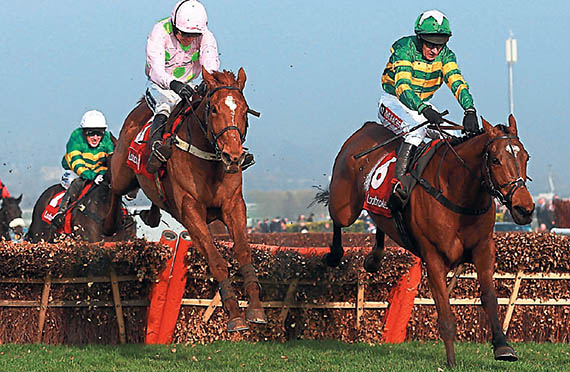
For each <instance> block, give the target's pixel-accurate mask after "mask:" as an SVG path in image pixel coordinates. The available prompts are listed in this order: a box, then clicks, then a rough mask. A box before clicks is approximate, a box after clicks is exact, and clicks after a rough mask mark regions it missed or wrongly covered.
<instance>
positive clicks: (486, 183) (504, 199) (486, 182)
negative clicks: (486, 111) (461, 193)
mask: <svg viewBox="0 0 570 372" xmlns="http://www.w3.org/2000/svg"><path fill="white" fill-rule="evenodd" d="M445 121H447V122H449V121H448V120H445ZM449 123H450V124H454V123H452V122H449ZM454 125H457V124H454ZM436 128H437V130H438V131H439V132H440V134H442V138H443V141H444V142H445V144H446V145H447V147H448V149H450V150H451V152H452V153H453V154H454V155H455V157H456V158H457V160H458V161H459V163H460V164H461V166H462V167H463V168H465V169H466V170H467V171H468V172H469V173H470V174H471V176H472V177H473V178H474V179H479V178H480V177H479V176H477V175H476V174H475V172H474V171H473V170H472V169H471V168H470V167H469V166H468V165H467V163H465V161H464V160H463V159H462V158H461V156H459V154H458V153H457V151H455V148H454V147H453V146H452V145H451V143H449V141H448V139H447V138H446V137H445V136H443V131H442V129H441V127H440V126H439V124H436ZM500 139H506V140H507V141H508V143H509V148H510V150H511V151H510V154H511V155H512V156H513V158H514V161H515V168H516V170H517V178H516V179H515V180H513V181H510V182H507V183H505V184H502V185H498V188H497V187H496V186H495V182H494V181H493V176H492V174H491V169H490V167H489V145H490V144H491V143H493V142H494V141H496V140H500ZM511 139H518V137H516V136H500V137H495V138H492V139H490V140H489V141H487V143H486V144H485V154H484V168H483V170H484V173H483V174H484V176H483V179H482V180H481V184H482V186H483V187H484V188H485V190H486V191H487V192H488V193H489V195H490V196H491V197H490V198H489V202H488V203H487V205H486V206H484V207H483V208H467V207H463V206H460V205H458V204H455V203H453V202H452V201H451V200H449V199H448V198H447V197H445V196H444V195H443V193H442V192H441V190H439V189H436V188H435V187H433V186H432V185H431V184H430V183H429V182H428V181H427V180H425V179H424V178H420V177H418V176H416V175H415V174H413V173H411V174H412V176H413V177H414V178H415V179H416V181H417V182H418V183H419V184H420V185H421V186H422V187H423V188H424V189H425V190H426V192H427V193H428V194H430V195H431V196H432V197H433V198H434V199H436V200H437V201H438V202H439V203H440V204H442V205H443V206H444V207H446V208H447V209H449V210H451V211H453V212H455V213H458V214H464V215H471V216H478V215H482V214H485V213H487V211H489V209H490V208H491V206H492V202H493V197H495V198H497V199H498V200H499V201H500V202H501V203H502V204H503V205H505V206H506V207H507V208H508V209H511V207H512V197H513V195H514V193H515V191H516V190H517V189H519V188H520V187H525V188H526V183H525V181H524V180H523V179H522V177H521V174H520V168H519V165H518V163H517V161H516V157H515V155H514V154H515V152H514V149H513V145H512V143H511ZM443 157H445V154H444V156H443ZM442 163H443V158H442ZM442 163H440V165H439V167H438V170H437V174H438V176H437V180H438V184H439V179H440V178H441V173H440V172H441V165H442ZM506 187H510V189H509V191H508V192H507V194H506V195H503V193H501V190H502V189H504V188H506Z"/></svg>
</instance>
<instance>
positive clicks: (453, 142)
mask: <svg viewBox="0 0 570 372" xmlns="http://www.w3.org/2000/svg"><path fill="white" fill-rule="evenodd" d="M483 133H485V130H484V129H482V128H481V129H479V130H478V131H477V132H473V133H467V134H465V135H463V136H461V137H452V138H451V139H450V140H449V143H450V144H451V145H452V146H455V145H459V144H461V143H463V142H466V141H469V140H470V139H471V138H474V137H477V136H480V135H481V134H483Z"/></svg>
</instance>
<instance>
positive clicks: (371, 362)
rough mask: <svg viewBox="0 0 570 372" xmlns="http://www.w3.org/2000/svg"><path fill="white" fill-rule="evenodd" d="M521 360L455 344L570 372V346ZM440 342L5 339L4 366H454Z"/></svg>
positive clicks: (461, 367) (486, 357)
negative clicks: (62, 342) (54, 342)
mask: <svg viewBox="0 0 570 372" xmlns="http://www.w3.org/2000/svg"><path fill="white" fill-rule="evenodd" d="M513 346H514V347H515V349H516V350H517V352H518V355H519V358H520V359H519V361H518V362H514V363H509V362H497V361H495V360H493V353H492V350H491V346H490V345H489V344H474V343H456V347H455V350H456V358H457V368H455V369H453V370H454V371H501V372H509V371H512V372H519V371H529V372H540V371H548V372H564V371H570V345H568V344H535V343H521V344H514V345H513ZM451 370H452V369H449V368H447V367H446V366H445V350H444V347H443V344H442V343H441V342H426V343H419V342H412V343H405V344H400V345H385V344H382V345H368V344H346V343H342V342H338V341H292V342H287V343H282V344H278V343H269V342H268V343H248V342H216V343H213V344H208V345H187V346H184V345H175V346H162V345H160V346H144V345H125V346H109V345H89V346H51V345H0V371H1V372H17V371H34V372H36V371H38V372H39V371H41V372H48V371H54V372H55V371H57V372H66V371H69V372H72V371H73V372H88V371H97V372H107V371H109V372H111V371H129V372H131V371H132V372H146V371H149V372H150V371H152V372H159V371H168V372H172V371H263V372H267V371H357V372H365V371H398V372H402V371H413V372H418V371H430V372H438V371H451Z"/></svg>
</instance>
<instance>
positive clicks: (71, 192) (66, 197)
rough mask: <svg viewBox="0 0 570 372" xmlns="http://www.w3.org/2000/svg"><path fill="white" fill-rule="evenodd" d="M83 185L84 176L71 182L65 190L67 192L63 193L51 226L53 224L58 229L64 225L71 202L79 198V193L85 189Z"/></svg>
mask: <svg viewBox="0 0 570 372" xmlns="http://www.w3.org/2000/svg"><path fill="white" fill-rule="evenodd" d="M83 185H84V181H83V178H76V179H74V180H73V182H71V184H70V185H69V187H68V188H67V190H66V191H65V194H63V197H62V198H61V202H60V203H59V208H58V209H57V212H56V213H55V214H54V215H53V219H52V220H51V226H53V227H54V228H55V229H56V230H57V229H59V228H61V227H62V226H63V223H64V221H65V212H67V210H68V209H69V203H70V202H71V201H72V200H75V199H76V198H77V195H78V194H79V193H80V192H81V190H82V189H83Z"/></svg>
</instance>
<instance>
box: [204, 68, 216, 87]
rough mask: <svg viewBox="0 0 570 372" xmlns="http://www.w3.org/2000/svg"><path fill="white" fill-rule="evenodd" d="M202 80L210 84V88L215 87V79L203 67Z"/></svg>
mask: <svg viewBox="0 0 570 372" xmlns="http://www.w3.org/2000/svg"><path fill="white" fill-rule="evenodd" d="M202 79H203V80H204V81H205V82H206V84H208V86H209V87H213V86H214V85H215V84H214V77H213V76H212V74H210V73H209V72H208V71H207V70H206V69H205V68H204V66H202Z"/></svg>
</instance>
